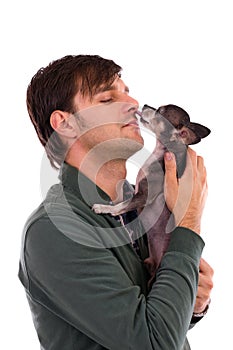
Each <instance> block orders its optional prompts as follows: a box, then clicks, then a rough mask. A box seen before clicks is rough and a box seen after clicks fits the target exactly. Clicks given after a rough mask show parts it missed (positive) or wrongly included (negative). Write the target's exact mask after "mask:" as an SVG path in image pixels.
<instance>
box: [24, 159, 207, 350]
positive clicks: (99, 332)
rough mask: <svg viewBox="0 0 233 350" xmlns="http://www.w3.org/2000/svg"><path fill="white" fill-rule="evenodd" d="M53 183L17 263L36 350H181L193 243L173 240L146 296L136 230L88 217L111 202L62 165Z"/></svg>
mask: <svg viewBox="0 0 233 350" xmlns="http://www.w3.org/2000/svg"><path fill="white" fill-rule="evenodd" d="M60 179H61V182H60V183H59V184H57V185H54V186H53V187H52V188H51V189H50V190H49V192H48V194H47V197H46V199H45V200H44V201H43V203H42V204H41V205H40V207H39V208H38V209H37V210H36V211H35V212H34V213H33V214H32V215H31V216H30V218H29V219H28V221H27V223H26V225H25V229H24V234H23V242H22V254H21V259H20V270H19V278H20V280H21V282H22V283H23V285H24V287H25V289H26V293H27V297H28V301H29V305H30V308H31V311H32V315H33V320H34V325H35V328H36V331H37V333H38V337H39V340H40V344H41V349H44V350H76V349H77V350H92V349H95V350H100V349H110V350H126V349H133V350H152V349H154V350H172V349H176V350H180V349H182V347H183V344H184V342H185V338H186V333H187V331H188V328H189V326H190V320H191V316H192V312H193V306H194V302H195V297H196V291H197V283H198V270H199V260H200V256H201V252H202V249H203V246H204V243H203V241H202V239H201V238H200V236H198V235H197V234H196V233H194V232H192V231H190V230H188V229H185V228H176V229H175V230H174V232H173V233H172V236H171V242H170V245H169V247H168V250H167V252H166V254H165V255H164V257H163V259H162V262H161V266H160V268H159V270H158V272H157V278H156V281H155V282H154V284H153V286H152V289H151V290H150V291H148V289H147V282H148V274H147V271H146V269H145V266H144V264H143V260H144V259H145V258H146V257H147V255H148V253H147V246H146V244H145V234H144V232H143V229H142V227H141V225H140V222H139V221H138V220H135V221H133V222H132V223H131V226H129V227H128V228H127V230H126V228H125V227H124V226H122V224H121V223H120V222H118V221H117V220H115V219H114V218H113V217H111V216H110V215H97V214H95V213H94V212H93V211H92V209H91V207H92V205H93V204H94V203H105V204H106V202H109V200H110V199H109V197H108V196H107V195H106V194H105V193H104V192H103V191H101V190H100V189H99V188H97V187H96V186H95V184H94V183H92V182H91V181H90V180H89V179H87V178H86V177H85V176H83V175H82V174H81V173H80V172H78V170H77V169H75V168H73V167H71V166H69V165H67V164H64V165H63V167H62V169H61V174H60ZM132 227H134V229H135V230H134V231H135V232H136V233H135V232H134V235H135V234H136V236H137V239H136V242H137V244H138V251H139V255H138V254H137V253H136V251H135V249H134V248H133V246H132V236H130V235H129V234H128V233H129V232H130V228H132ZM134 238H135V237H133V239H134ZM186 346H187V349H188V345H186Z"/></svg>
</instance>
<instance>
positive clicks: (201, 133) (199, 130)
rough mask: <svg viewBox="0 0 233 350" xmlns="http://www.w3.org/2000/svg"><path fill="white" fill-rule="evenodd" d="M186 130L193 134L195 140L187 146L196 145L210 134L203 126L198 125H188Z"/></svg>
mask: <svg viewBox="0 0 233 350" xmlns="http://www.w3.org/2000/svg"><path fill="white" fill-rule="evenodd" d="M188 128H189V129H190V130H191V131H192V132H193V133H194V134H195V136H196V139H194V140H193V142H192V143H189V145H193V144H195V143H198V142H200V141H201V139H203V138H204V137H206V136H208V135H209V134H210V132H211V131H210V129H209V128H207V127H206V126H204V125H201V124H198V123H189V125H188Z"/></svg>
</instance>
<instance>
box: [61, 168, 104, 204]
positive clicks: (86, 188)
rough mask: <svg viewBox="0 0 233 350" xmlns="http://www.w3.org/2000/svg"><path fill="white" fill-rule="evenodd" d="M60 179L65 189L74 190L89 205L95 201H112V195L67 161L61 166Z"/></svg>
mask: <svg viewBox="0 0 233 350" xmlns="http://www.w3.org/2000/svg"><path fill="white" fill-rule="evenodd" d="M59 179H60V181H61V183H62V185H63V187H64V189H67V190H68V191H71V192H73V193H74V194H75V195H76V196H78V197H79V198H80V199H82V200H83V201H84V202H86V203H87V204H88V205H89V206H93V204H95V203H99V204H109V202H111V199H110V197H109V196H108V195H107V194H106V193H105V192H104V191H103V190H102V189H101V188H100V187H98V186H97V185H96V184H95V183H94V182H93V181H91V180H90V179H89V178H88V177H87V176H85V175H84V174H83V173H82V172H81V171H79V170H78V169H77V168H75V167H73V166H71V165H69V164H67V163H65V162H64V163H63V164H62V166H61V168H60V172H59Z"/></svg>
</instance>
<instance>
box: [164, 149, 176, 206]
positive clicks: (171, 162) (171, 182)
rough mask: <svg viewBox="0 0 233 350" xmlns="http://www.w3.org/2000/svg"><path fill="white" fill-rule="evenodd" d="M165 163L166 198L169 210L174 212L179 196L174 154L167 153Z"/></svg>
mask: <svg viewBox="0 0 233 350" xmlns="http://www.w3.org/2000/svg"><path fill="white" fill-rule="evenodd" d="M164 163H165V177H164V196H165V200H166V204H167V206H168V208H169V210H170V211H173V208H174V206H175V204H176V200H177V195H178V181H177V175H176V174H177V172H176V160H175V156H174V154H172V153H171V152H166V153H165V156H164Z"/></svg>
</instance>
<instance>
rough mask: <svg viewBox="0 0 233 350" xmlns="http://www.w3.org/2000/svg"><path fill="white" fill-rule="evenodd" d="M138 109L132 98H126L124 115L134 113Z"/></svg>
mask: <svg viewBox="0 0 233 350" xmlns="http://www.w3.org/2000/svg"><path fill="white" fill-rule="evenodd" d="M138 107H139V103H138V101H137V100H135V99H134V98H132V97H130V96H127V98H126V100H125V103H124V106H123V112H124V113H129V112H131V113H134V112H136V111H137V110H138Z"/></svg>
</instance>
